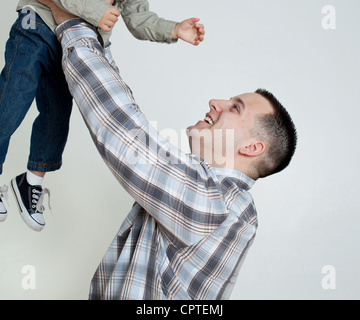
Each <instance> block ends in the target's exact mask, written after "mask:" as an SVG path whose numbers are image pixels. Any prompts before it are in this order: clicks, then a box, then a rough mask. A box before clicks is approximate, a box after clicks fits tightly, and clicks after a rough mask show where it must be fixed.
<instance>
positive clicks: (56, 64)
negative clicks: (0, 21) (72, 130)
mask: <svg viewBox="0 0 360 320" xmlns="http://www.w3.org/2000/svg"><path fill="white" fill-rule="evenodd" d="M25 18H27V15H26V14H20V15H19V19H18V20H17V21H16V23H15V24H14V26H13V28H12V30H11V34H10V39H9V41H8V43H7V47H6V65H5V68H4V70H3V72H2V74H1V77H0V127H1V128H2V130H1V134H0V174H1V173H2V164H3V163H4V161H5V157H6V153H7V150H8V146H9V141H10V137H11V136H12V134H13V133H14V132H15V130H16V129H17V128H18V127H19V125H20V123H21V122H22V120H23V119H24V117H25V115H26V113H27V111H28V109H29V108H30V106H31V104H32V102H33V100H34V98H35V96H36V100H37V101H36V102H37V107H38V110H39V112H40V114H39V116H38V117H37V119H36V120H35V122H34V125H33V131H32V137H31V148H30V149H31V150H30V156H29V162H28V169H29V170H31V171H40V172H47V171H54V170H57V169H59V168H60V166H61V155H62V153H63V150H64V146H65V143H66V139H67V134H68V126H69V117H70V112H71V107H72V97H71V95H70V93H69V90H68V86H67V84H66V81H65V78H64V75H63V72H62V68H61V58H62V51H61V46H60V44H59V42H58V40H57V38H56V36H55V35H54V34H53V32H52V31H51V30H50V29H49V28H48V27H47V26H46V25H45V23H44V22H43V21H42V20H41V19H40V18H39V17H38V16H36V24H35V26H36V28H35V29H31V28H28V29H26V28H24V27H23V26H25V27H26V24H23V23H22V22H23V19H25Z"/></svg>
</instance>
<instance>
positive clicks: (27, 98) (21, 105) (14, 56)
mask: <svg viewBox="0 0 360 320" xmlns="http://www.w3.org/2000/svg"><path fill="white" fill-rule="evenodd" d="M23 18H24V17H23V15H22V14H20V15H19V18H18V20H17V21H16V22H15V24H14V25H13V27H12V29H11V32H10V38H9V40H8V41H7V44H6V51H5V67H4V69H3V70H2V72H1V75H0V128H1V134H0V174H1V173H2V165H3V163H4V161H5V157H6V154H7V151H8V146H9V141H10V137H11V136H12V134H13V133H14V132H15V130H16V129H17V128H18V126H19V125H20V123H21V122H22V120H23V119H24V117H25V115H26V113H27V112H28V110H29V108H30V106H31V104H32V102H33V100H34V97H35V95H36V91H37V87H38V81H39V78H40V74H41V63H40V57H39V50H40V47H39V48H37V46H36V42H38V41H36V37H34V36H33V35H32V34H31V33H30V32H28V31H27V30H24V29H23V27H22V19H23ZM33 32H34V31H33Z"/></svg>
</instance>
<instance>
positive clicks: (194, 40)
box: [172, 18, 205, 46]
mask: <svg viewBox="0 0 360 320" xmlns="http://www.w3.org/2000/svg"><path fill="white" fill-rule="evenodd" d="M199 21H200V19H199V18H191V19H187V20H184V21H183V22H180V23H178V24H176V26H175V28H174V31H173V34H172V38H173V39H181V40H184V41H186V42H189V43H191V44H193V45H194V46H197V45H199V44H200V42H202V41H204V35H205V30H204V26H203V25H202V24H200V23H198V22H199Z"/></svg>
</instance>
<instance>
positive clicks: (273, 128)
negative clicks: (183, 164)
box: [188, 89, 297, 180]
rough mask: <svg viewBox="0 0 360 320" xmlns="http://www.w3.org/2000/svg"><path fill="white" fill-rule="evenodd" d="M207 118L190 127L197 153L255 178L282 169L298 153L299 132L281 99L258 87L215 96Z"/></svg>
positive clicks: (194, 150)
mask: <svg viewBox="0 0 360 320" xmlns="http://www.w3.org/2000/svg"><path fill="white" fill-rule="evenodd" d="M209 106H210V112H209V113H207V114H206V117H205V119H204V120H203V121H199V122H198V123H197V124H195V125H194V126H191V127H189V128H188V136H189V141H190V148H191V150H192V152H193V153H194V154H197V155H200V156H201V157H202V158H204V159H205V160H206V161H208V162H210V163H212V164H213V165H216V166H224V167H231V168H234V169H236V170H239V171H242V172H243V173H245V174H247V175H248V176H249V177H251V178H253V179H255V180H256V179H258V178H264V177H266V176H269V175H271V174H274V173H277V172H280V171H281V170H283V169H285V168H286V167H287V166H288V164H289V163H290V160H291V158H292V157H293V155H294V152H295V148H296V143H297V134H296V129H295V126H294V123H293V121H292V119H291V117H290V115H289V113H288V112H287V111H286V110H285V108H284V107H283V106H282V105H281V104H280V102H279V101H278V100H277V99H276V98H275V97H274V96H273V95H272V94H271V93H270V92H268V91H266V90H264V89H258V90H256V92H254V93H245V94H242V95H239V96H236V97H233V98H231V99H229V100H211V101H210V102H209Z"/></svg>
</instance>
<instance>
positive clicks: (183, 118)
mask: <svg viewBox="0 0 360 320" xmlns="http://www.w3.org/2000/svg"><path fill="white" fill-rule="evenodd" d="M150 4H151V9H152V10H153V11H155V12H157V13H158V14H159V15H161V16H163V17H166V18H169V19H173V20H182V19H185V18H189V17H192V16H198V17H200V18H201V21H202V22H203V23H204V24H205V26H206V32H207V33H206V41H205V42H204V43H203V44H201V46H200V47H198V48H195V47H192V46H190V45H188V44H185V43H178V44H176V45H160V44H153V43H147V42H141V41H138V40H136V39H135V38H133V37H132V36H131V34H130V33H129V32H128V31H127V29H126V27H125V26H124V23H123V22H122V21H121V22H119V24H118V25H117V26H116V29H115V32H114V35H113V37H112V42H113V46H112V50H113V55H114V58H115V60H116V62H117V64H118V66H119V68H120V70H121V74H122V76H123V78H124V79H125V80H126V81H127V82H128V84H129V85H130V87H131V88H132V89H133V92H134V94H135V98H136V99H137V101H138V103H139V105H140V106H141V107H142V110H143V111H144V113H145V114H146V115H147V117H148V119H149V120H152V121H156V122H157V125H158V128H159V129H160V130H162V129H175V130H176V131H177V132H178V133H179V134H180V132H181V131H182V130H184V129H185V128H186V127H187V126H188V125H190V124H193V123H195V122H196V121H197V120H198V119H201V118H203V116H204V114H205V113H206V112H207V111H208V101H209V100H210V99H211V98H229V97H230V96H233V95H236V94H240V93H244V92H249V91H254V90H256V89H257V88H259V87H264V88H267V89H268V90H270V91H273V92H274V94H275V95H277V96H278V97H279V99H280V100H281V101H282V102H283V104H284V105H285V106H286V107H287V109H288V110H289V112H290V113H291V114H292V116H293V119H294V121H295V122H296V125H297V128H298V131H299V146H298V151H297V153H296V156H295V158H294V161H293V163H292V165H291V166H290V167H289V168H288V169H287V170H286V171H285V172H283V173H281V174H279V175H276V176H274V177H271V178H268V179H266V180H259V181H258V182H257V183H256V184H255V186H254V188H253V190H252V194H253V196H254V198H255V203H256V205H257V209H258V216H259V217H258V218H259V229H258V234H257V238H256V240H255V242H254V245H253V247H252V248H251V250H250V251H249V254H248V257H247V259H246V261H245V263H244V265H243V268H242V270H241V272H240V276H239V278H238V281H237V284H236V287H235V289H234V291H233V294H232V296H231V298H232V299H358V298H359V297H360V294H359V288H360V281H359V268H360V258H359V241H360V234H359V223H360V217H359V212H360V210H359V201H358V191H359V186H358V177H359V174H358V170H357V168H358V166H357V164H358V163H359V150H358V149H359V145H358V140H357V139H358V137H359V133H358V121H359V120H358V119H359V116H360V111H359V109H360V108H359V107H360V106H359V85H360V75H359V67H360V63H359V49H360V46H359V41H360V40H359V39H360V32H359V20H358V13H359V10H360V3H359V1H358V0H347V1H339V0H328V1H323V0H317V1H313V0H302V1H300V0H292V1H288V0H272V1H268V0H251V1H250V0H245V1H239V0H225V1H221V2H219V1H215V0H196V1H194V0H182V1H169V0H151V1H150ZM325 5H333V6H334V8H335V9H336V29H330V30H325V29H324V28H323V25H322V21H323V19H324V17H325V18H326V14H324V13H322V9H323V7H324V6H325ZM15 6H16V1H6V2H5V1H3V2H2V10H1V12H0V21H1V29H0V51H1V52H4V48H5V42H6V40H7V38H8V33H9V29H10V26H11V25H12V23H13V22H14V21H15V19H16V12H15ZM0 65H1V68H2V67H3V65H4V58H3V55H1V58H0ZM36 114H37V111H36V107H35V104H34V105H33V106H32V108H31V111H30V112H29V114H28V116H27V117H26V119H25V121H24V122H23V124H22V125H21V127H20V128H19V129H18V130H17V132H16V133H15V134H14V136H13V138H12V141H11V145H10V150H9V153H8V157H7V162H6V163H5V168H4V169H5V172H4V174H3V175H2V176H0V185H3V184H5V183H6V184H9V181H10V179H11V178H12V177H14V176H15V175H17V174H19V173H22V172H24V171H25V169H26V161H27V156H28V149H29V137H30V132H31V125H32V121H33V120H34V118H35V117H36ZM0 130H1V128H0ZM185 151H186V150H185ZM63 160H64V165H63V168H62V170H60V171H57V172H55V173H52V174H49V175H47V177H46V179H45V183H44V185H45V186H47V187H49V188H50V190H51V195H52V196H51V203H52V207H53V214H51V213H50V211H49V210H47V211H46V222H47V226H46V228H45V229H44V231H43V232H41V233H35V232H34V231H31V230H30V229H29V228H28V227H26V226H25V224H24V223H23V222H22V220H21V218H20V216H19V214H18V212H17V206H16V203H15V201H14V198H13V197H12V195H11V197H10V205H11V207H10V208H9V217H8V219H7V221H6V222H4V223H1V224H0V299H87V295H88V290H89V284H90V280H91V278H92V275H93V273H94V271H95V269H96V267H97V265H98V263H99V262H100V260H101V258H102V256H103V254H104V253H105V251H106V249H107V248H108V246H109V244H110V242H111V241H112V239H113V237H114V235H115V233H116V232H117V230H118V228H119V227H120V224H121V222H122V221H123V219H124V217H125V215H126V214H127V213H128V211H129V209H130V208H131V205H132V199H131V198H130V197H129V196H128V195H127V194H126V193H125V192H124V191H123V190H122V188H121V187H120V186H119V185H118V183H117V182H116V180H115V179H114V178H113V176H112V175H111V173H110V172H109V171H108V169H107V168H106V166H105V165H104V164H103V162H102V160H101V159H100V157H99V155H98V154H97V152H96V150H95V147H94V146H93V143H92V142H91V139H90V137H89V135H88V132H87V129H86V127H85V125H84V123H83V121H82V119H81V117H80V115H79V111H78V110H77V108H76V107H75V108H74V111H73V115H72V119H71V132H70V136H69V141H68V144H67V148H66V150H65V154H64V159H63ZM328 265H330V266H332V267H333V269H331V270H332V271H335V272H336V274H335V273H333V272H332V273H331V274H330V273H329V274H323V273H322V270H323V268H324V266H328ZM26 266H31V268H32V269H26ZM24 267H25V269H23V268H24ZM27 270H32V271H34V272H35V278H32V279H33V280H34V284H35V288H33V289H31V288H30V289H26V285H25V286H24V281H25V282H26V277H27V276H28V275H30V273H29V272H28V271H27ZM22 271H23V272H24V273H23V272H22ZM27 272H28V273H27ZM31 275H34V273H33V272H31ZM328 276H329V277H331V278H330V280H329V281H330V282H329V281H327V279H328V278H327V277H328ZM324 277H325V278H324ZM324 283H325V286H324V285H323V284H324ZM329 283H330V284H331V285H336V287H332V288H333V289H326V288H327V286H326V284H329Z"/></svg>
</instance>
